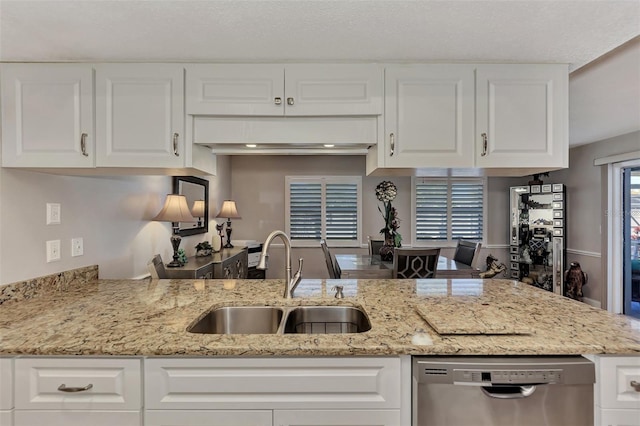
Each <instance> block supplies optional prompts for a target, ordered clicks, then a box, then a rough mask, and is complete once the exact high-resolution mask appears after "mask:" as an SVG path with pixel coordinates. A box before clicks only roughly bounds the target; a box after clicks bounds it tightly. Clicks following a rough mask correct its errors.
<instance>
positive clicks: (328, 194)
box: [285, 176, 362, 246]
mask: <svg viewBox="0 0 640 426" xmlns="http://www.w3.org/2000/svg"><path fill="white" fill-rule="evenodd" d="M285 182H286V197H285V198H286V206H285V208H286V210H285V211H286V212H287V213H288V214H287V218H286V228H287V234H288V235H289V238H290V239H291V242H292V243H296V245H297V246H304V245H310V246H315V245H316V244H317V242H318V241H320V239H322V238H324V239H326V240H327V242H328V243H330V245H333V246H349V245H359V244H360V227H361V224H360V217H361V214H360V210H361V201H360V198H361V188H362V178H361V177H359V176H342V177H317V176H314V177H297V176H296V177H294V176H287V177H286V178H285ZM305 242H306V243H308V244H305Z"/></svg>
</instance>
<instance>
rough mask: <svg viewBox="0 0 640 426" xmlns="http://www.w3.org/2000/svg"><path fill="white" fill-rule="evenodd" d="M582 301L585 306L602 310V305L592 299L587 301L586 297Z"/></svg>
mask: <svg viewBox="0 0 640 426" xmlns="http://www.w3.org/2000/svg"><path fill="white" fill-rule="evenodd" d="M582 301H583V302H584V303H586V304H587V305H591V306H593V307H595V308H598V309H602V303H600V301H599V300H594V299H589V298H588V297H584V298H583V299H582Z"/></svg>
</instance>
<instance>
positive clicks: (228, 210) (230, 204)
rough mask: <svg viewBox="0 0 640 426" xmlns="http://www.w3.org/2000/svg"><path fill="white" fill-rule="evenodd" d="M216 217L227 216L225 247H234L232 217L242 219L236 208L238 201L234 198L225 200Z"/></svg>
mask: <svg viewBox="0 0 640 426" xmlns="http://www.w3.org/2000/svg"><path fill="white" fill-rule="evenodd" d="M216 217H226V218H227V242H226V243H225V245H224V248H233V244H231V219H241V217H240V215H239V214H238V210H237V209H236V202H235V201H233V200H224V202H223V203H222V208H221V209H220V213H218V215H217V216H216Z"/></svg>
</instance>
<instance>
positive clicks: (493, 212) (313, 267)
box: [231, 155, 517, 278]
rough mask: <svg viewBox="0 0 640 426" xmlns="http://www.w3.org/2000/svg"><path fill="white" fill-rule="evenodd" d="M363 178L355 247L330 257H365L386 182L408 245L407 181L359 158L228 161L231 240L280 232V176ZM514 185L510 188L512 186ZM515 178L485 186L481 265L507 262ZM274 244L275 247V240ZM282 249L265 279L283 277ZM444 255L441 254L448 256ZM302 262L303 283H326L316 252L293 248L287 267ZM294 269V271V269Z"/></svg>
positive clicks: (282, 197)
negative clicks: (370, 171)
mask: <svg viewBox="0 0 640 426" xmlns="http://www.w3.org/2000/svg"><path fill="white" fill-rule="evenodd" d="M296 175H297V176H307V175H308V176H341V175H342V176H354V175H359V176H362V190H363V202H362V212H363V216H362V237H363V238H362V241H360V248H356V249H354V248H331V251H332V252H335V253H345V252H351V253H352V252H354V250H356V251H360V252H362V253H365V252H366V242H367V239H366V237H367V235H371V236H374V237H378V236H379V235H380V234H379V231H380V228H382V225H383V223H382V218H381V216H380V213H379V212H378V204H379V201H378V200H377V199H376V197H375V187H376V185H378V183H380V182H381V181H382V180H391V181H392V182H394V183H395V184H396V186H397V187H398V196H397V198H396V199H395V200H394V202H393V205H394V206H395V207H396V208H397V210H398V214H399V217H400V219H401V224H400V229H399V232H400V233H401V234H402V236H403V244H404V245H409V246H410V245H411V243H412V241H411V178H410V177H397V176H394V177H380V176H376V177H367V176H365V157H364V156H294V155H291V156H234V157H232V159H231V181H232V194H233V198H234V200H236V203H237V206H238V209H239V211H240V215H241V216H242V219H236V220H234V221H233V223H234V226H233V239H239V240H257V241H264V240H265V239H266V237H267V236H268V235H269V233H270V232H271V231H273V230H275V229H280V230H283V231H284V230H285V211H284V208H285V206H284V204H285V192H284V190H285V176H296ZM514 182H515V183H514ZM516 183H517V182H516V181H515V180H514V179H506V178H490V179H489V182H488V199H487V202H488V211H487V217H486V218H485V220H486V221H487V239H486V240H487V241H486V242H487V245H488V246H487V247H485V248H484V249H483V250H482V252H481V260H482V262H481V264H484V260H483V259H484V257H486V255H487V254H488V253H489V252H491V253H492V254H494V255H496V256H497V257H498V258H499V259H500V260H501V261H503V262H505V263H507V260H508V259H507V253H508V249H507V244H508V239H507V238H508V229H507V224H508V222H507V217H508V203H509V191H508V188H509V186H511V185H512V184H516ZM276 243H278V245H279V243H280V241H279V240H277V241H276ZM282 251H283V250H282V248H281V247H278V246H273V248H272V249H271V251H270V265H271V268H270V269H269V270H268V272H267V278H281V277H283V276H284V272H283V271H284V268H283V266H282V265H284V259H283V256H282V254H283V253H282ZM452 252H453V250H452V249H448V250H445V251H444V252H443V253H444V254H452ZM299 257H302V258H304V261H305V264H304V274H303V276H304V277H306V278H327V277H328V273H327V268H326V264H325V262H324V257H323V255H322V251H321V250H320V247H319V246H318V247H317V248H294V249H293V250H292V258H293V260H292V263H293V264H294V265H295V264H296V259H297V258H299ZM294 269H295V267H294Z"/></svg>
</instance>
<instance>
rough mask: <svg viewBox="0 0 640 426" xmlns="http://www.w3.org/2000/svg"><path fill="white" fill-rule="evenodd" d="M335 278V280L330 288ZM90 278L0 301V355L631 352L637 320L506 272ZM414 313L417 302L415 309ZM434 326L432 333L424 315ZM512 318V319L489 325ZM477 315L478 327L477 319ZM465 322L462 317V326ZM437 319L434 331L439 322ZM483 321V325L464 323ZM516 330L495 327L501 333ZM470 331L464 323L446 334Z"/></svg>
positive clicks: (637, 343) (639, 343)
mask: <svg viewBox="0 0 640 426" xmlns="http://www.w3.org/2000/svg"><path fill="white" fill-rule="evenodd" d="M334 285H343V286H344V295H345V298H344V299H335V298H334V297H333V293H332V292H331V291H330V289H331V287H333V286H334ZM283 287H284V284H283V281H282V280H266V281H261V280H237V281H236V280H153V281H151V280H141V281H133V280H91V281H89V282H87V283H75V284H73V285H70V286H68V287H67V288H65V289H52V290H50V291H44V292H42V293H39V294H38V296H37V297H32V298H30V299H24V298H23V299H22V300H8V301H6V302H5V303H3V304H2V305H0V354H4V355H19V354H29V355H148V356H153V355H181V356H189V355H193V356H340V355H419V354H426V355H430V354H433V355H435V354H442V355H547V354H548V355H552V354H553V355H555V354H599V353H609V354H616V353H620V354H622V353H625V354H630V353H636V354H638V353H640V321H638V320H634V319H631V318H628V317H625V316H622V315H614V314H610V313H608V312H606V311H602V310H600V309H597V308H593V307H591V306H588V305H586V304H584V303H580V302H577V301H574V300H570V299H566V298H562V297H559V296H556V295H554V294H551V293H548V292H546V291H543V290H539V289H537V288H534V287H531V286H529V285H526V284H523V283H520V282H517V281H512V280H480V279H457V280H446V279H432V280H309V279H306V280H303V281H302V282H301V284H300V285H299V286H298V289H297V290H296V292H295V297H294V299H291V300H286V299H284V298H282V296H281V294H282V290H283ZM316 304H344V305H357V306H361V307H362V308H364V310H365V311H366V312H367V314H368V315H369V319H370V321H371V324H372V328H371V330H370V331H367V332H365V333H354V334H340V335H336V334H330V335H322V334H313V335H297V334H286V335H268V334H259V335H214V334H195V333H188V332H187V331H186V328H187V327H188V326H189V325H190V324H191V323H192V322H194V321H195V320H197V319H198V318H200V317H201V316H202V315H203V314H204V313H205V312H207V311H209V310H211V309H212V308H215V307H218V306H223V305H277V306H291V305H316ZM419 312H422V314H420V313H419ZM425 312H426V313H427V314H426V315H427V316H428V315H431V318H430V320H431V321H432V322H434V323H439V324H436V325H437V326H436V328H439V329H441V331H442V332H443V333H444V332H446V333H452V334H442V335H440V334H438V333H437V332H436V331H435V329H434V328H433V327H432V326H431V325H429V323H428V322H427V321H426V320H425V319H424V315H425ZM507 322H509V324H511V325H514V324H515V325H517V327H514V329H513V330H511V331H510V330H509V329H505V328H504V327H501V326H500V324H506V323H507ZM478 326H480V328H479V329H478ZM470 327H471V328H470ZM443 330H444V331H443ZM483 331H485V332H489V333H492V334H475V333H482V332H483ZM509 332H514V333H520V334H504V333H509ZM457 333H472V334H457Z"/></svg>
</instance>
